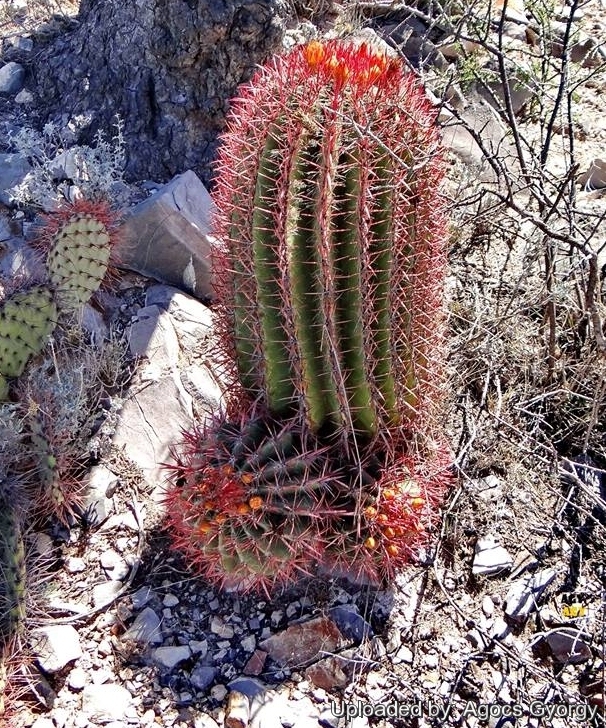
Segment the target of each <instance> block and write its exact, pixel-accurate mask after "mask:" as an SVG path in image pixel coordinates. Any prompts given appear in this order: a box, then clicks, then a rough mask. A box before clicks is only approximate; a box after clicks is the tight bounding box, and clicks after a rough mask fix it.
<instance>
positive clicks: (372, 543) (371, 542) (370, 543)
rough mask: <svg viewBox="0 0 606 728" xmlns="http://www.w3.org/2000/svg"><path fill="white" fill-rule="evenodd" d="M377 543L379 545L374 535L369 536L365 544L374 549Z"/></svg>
mask: <svg viewBox="0 0 606 728" xmlns="http://www.w3.org/2000/svg"><path fill="white" fill-rule="evenodd" d="M376 545H377V542H376V540H375V539H374V538H373V537H372V536H369V537H368V538H367V539H366V541H364V546H366V548H367V549H371V550H372V549H374V548H376Z"/></svg>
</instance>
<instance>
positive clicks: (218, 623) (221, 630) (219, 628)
mask: <svg viewBox="0 0 606 728" xmlns="http://www.w3.org/2000/svg"><path fill="white" fill-rule="evenodd" d="M210 631H211V632H212V633H213V634H216V635H219V637H222V638H223V639H231V638H232V637H233V636H234V628H233V627H232V626H231V624H225V622H224V621H223V620H222V619H221V617H217V616H216V615H215V616H214V617H213V618H212V619H211V621H210Z"/></svg>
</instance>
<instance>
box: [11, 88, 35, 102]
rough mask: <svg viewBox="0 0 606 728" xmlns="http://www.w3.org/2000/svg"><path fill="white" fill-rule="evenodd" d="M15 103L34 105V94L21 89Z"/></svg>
mask: <svg viewBox="0 0 606 728" xmlns="http://www.w3.org/2000/svg"><path fill="white" fill-rule="evenodd" d="M15 103H16V104H23V105H25V104H33V103H34V94H33V93H32V92H31V91H28V90H27V89H25V88H22V89H21V91H19V93H18V94H17V95H16V96H15Z"/></svg>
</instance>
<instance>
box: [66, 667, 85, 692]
mask: <svg viewBox="0 0 606 728" xmlns="http://www.w3.org/2000/svg"><path fill="white" fill-rule="evenodd" d="M88 681H89V676H88V674H87V673H86V671H85V670H83V669H82V668H81V667H74V669H73V670H72V671H71V672H70V673H69V675H68V676H67V684H68V685H69V686H70V688H71V689H72V690H82V688H84V687H85V686H86V684H87V683H88Z"/></svg>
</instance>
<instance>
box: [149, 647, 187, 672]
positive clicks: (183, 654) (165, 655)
mask: <svg viewBox="0 0 606 728" xmlns="http://www.w3.org/2000/svg"><path fill="white" fill-rule="evenodd" d="M190 657H191V650H190V649H189V647H188V646H187V645H168V646H166V647H156V649H155V650H154V651H153V652H152V659H153V661H154V662H155V663H156V664H157V665H160V666H161V667H166V668H168V669H169V670H172V669H173V668H174V667H176V666H177V665H178V664H180V663H181V662H185V660H189V658H190Z"/></svg>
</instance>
